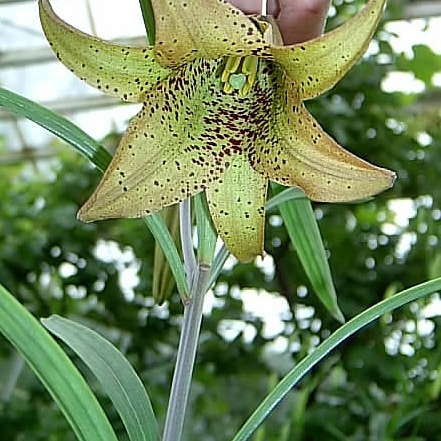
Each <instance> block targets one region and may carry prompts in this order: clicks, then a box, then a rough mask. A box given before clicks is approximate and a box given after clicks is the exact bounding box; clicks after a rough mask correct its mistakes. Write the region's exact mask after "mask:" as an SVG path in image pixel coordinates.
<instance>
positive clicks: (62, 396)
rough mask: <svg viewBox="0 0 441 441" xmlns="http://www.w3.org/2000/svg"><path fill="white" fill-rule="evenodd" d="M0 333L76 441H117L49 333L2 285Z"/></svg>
mask: <svg viewBox="0 0 441 441" xmlns="http://www.w3.org/2000/svg"><path fill="white" fill-rule="evenodd" d="M0 331H1V332H2V334H3V335H4V336H5V337H6V338H7V339H8V340H9V341H10V342H11V344H12V345H13V346H15V348H17V350H18V351H19V352H20V353H21V354H22V355H23V357H24V359H25V360H26V362H27V363H28V364H29V366H30V367H31V368H32V370H33V371H34V372H35V374H36V375H37V377H38V378H39V379H40V381H41V382H42V383H43V384H44V386H45V387H46V389H47V390H48V391H49V393H50V394H51V396H52V397H53V398H54V400H55V402H56V403H57V405H58V406H59V408H60V409H61V411H62V412H63V414H64V416H65V417H66V419H67V420H68V422H69V424H70V425H71V427H72V429H73V431H74V432H75V434H76V436H77V437H78V439H79V440H80V441H90V440H92V439H93V440H96V441H117V438H116V435H115V432H114V431H113V429H112V427H111V425H110V423H109V421H108V419H107V417H106V415H105V414H104V411H103V409H102V408H101V406H100V405H99V403H98V401H97V400H96V397H95V396H94V395H93V393H92V391H91V390H90V388H89V386H88V385H87V384H86V382H85V380H84V378H83V377H82V376H81V374H80V373H79V372H78V370H77V369H76V367H75V366H74V365H73V364H72V362H71V361H70V360H69V358H68V357H67V355H66V354H65V353H64V351H63V350H62V349H61V348H60V347H59V346H58V344H57V343H56V342H55V341H54V339H53V338H52V337H51V336H50V335H49V333H48V332H47V331H46V330H45V329H44V328H43V327H42V326H41V325H40V324H39V323H38V321H37V320H36V319H35V318H34V317H33V316H32V315H31V314H30V313H29V312H28V311H27V310H26V309H25V308H24V306H22V305H21V304H20V303H19V302H18V301H17V300H16V299H15V298H14V297H13V296H12V295H11V294H10V293H9V292H8V291H7V290H6V289H5V288H4V287H3V286H2V285H0Z"/></svg>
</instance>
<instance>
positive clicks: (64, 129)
mask: <svg viewBox="0 0 441 441" xmlns="http://www.w3.org/2000/svg"><path fill="white" fill-rule="evenodd" d="M0 106H4V107H6V108H7V109H9V110H10V111H11V112H14V113H16V114H17V115H20V116H23V117H25V118H28V119H30V120H31V121H34V122H35V123H36V124H38V125H40V126H41V127H44V128H45V129H47V130H48V131H49V132H51V133H53V134H54V135H56V136H58V137H59V138H60V139H62V140H64V141H66V142H67V143H68V144H70V145H71V146H72V147H73V148H75V150H77V151H78V152H79V153H81V154H82V155H83V156H85V157H86V158H87V159H89V160H90V161H91V162H92V163H93V164H94V165H95V166H96V167H97V168H98V170H100V171H101V172H104V170H105V169H106V167H107V165H108V164H109V162H110V159H111V155H110V153H109V152H108V151H107V150H105V149H104V148H103V147H101V146H100V145H99V144H98V143H97V142H96V141H95V140H94V139H93V138H91V137H90V136H89V135H87V134H86V133H85V132H83V131H82V130H81V129H80V128H79V127H77V126H76V125H75V124H73V123H71V122H70V121H68V120H67V119H66V118H63V117H62V116H60V115H57V114H56V113H55V112H52V111H51V110H49V109H47V108H45V107H43V106H41V105H39V104H37V103H35V102H33V101H31V100H28V99H27V98H24V97H22V96H20V95H17V94H15V93H13V92H11V91H9V90H6V89H3V88H1V87H0ZM144 222H145V224H146V225H147V226H148V227H149V229H150V231H151V233H152V234H153V236H154V237H155V239H156V240H157V241H158V242H159V244H160V245H161V247H162V249H163V251H164V254H165V256H166V258H167V260H168V261H169V263H170V268H171V270H172V272H173V275H174V277H175V279H176V285H177V287H178V291H179V293H180V295H181V297H183V298H185V297H187V296H188V287H187V280H186V279H185V273H184V269H183V266H182V263H181V259H180V257H179V253H178V250H177V249H176V245H175V243H174V242H173V239H172V238H171V236H170V234H167V233H168V230H167V228H166V227H165V225H164V222H163V221H162V219H161V216H160V215H159V214H158V213H154V214H152V215H150V216H148V217H146V218H144Z"/></svg>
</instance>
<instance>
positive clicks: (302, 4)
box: [277, 0, 331, 44]
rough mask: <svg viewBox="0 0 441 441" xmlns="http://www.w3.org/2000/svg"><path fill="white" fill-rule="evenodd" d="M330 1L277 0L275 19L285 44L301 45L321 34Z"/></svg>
mask: <svg viewBox="0 0 441 441" xmlns="http://www.w3.org/2000/svg"><path fill="white" fill-rule="evenodd" d="M330 4H331V0H279V6H280V13H279V16H278V18H277V23H278V25H279V28H280V31H281V33H282V37H283V41H284V43H285V44H294V43H301V42H302V41H306V40H310V39H311V38H314V37H318V36H319V35H321V34H322V33H323V29H324V26H325V22H326V16H327V14H328V10H329V6H330Z"/></svg>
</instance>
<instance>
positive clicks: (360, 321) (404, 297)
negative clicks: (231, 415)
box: [232, 278, 441, 441]
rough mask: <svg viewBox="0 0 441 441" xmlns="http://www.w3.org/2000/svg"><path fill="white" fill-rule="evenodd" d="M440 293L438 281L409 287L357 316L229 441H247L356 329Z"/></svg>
mask: <svg viewBox="0 0 441 441" xmlns="http://www.w3.org/2000/svg"><path fill="white" fill-rule="evenodd" d="M438 290H441V278H438V279H434V280H430V281H428V282H424V283H421V284H419V285H416V286H413V287H412V288H409V289H406V290H404V291H401V292H400V293H398V294H395V295H394V296H393V297H389V298H387V299H385V300H383V301H381V302H379V303H377V304H375V305H374V306H371V307H370V308H368V309H366V310H365V311H363V312H362V313H360V314H358V315H357V316H355V317H354V318H352V319H351V320H349V321H348V322H347V323H345V324H344V325H342V326H341V327H340V328H338V329H337V330H336V331H335V332H334V333H333V334H331V335H330V336H329V337H328V338H327V339H326V340H324V341H323V342H322V343H321V344H320V345H319V346H317V348H316V349H315V350H314V351H313V352H311V353H310V354H309V355H308V356H306V357H305V358H304V359H303V360H301V361H300V363H298V364H297V365H296V366H295V367H294V368H293V369H292V370H291V371H290V372H289V373H288V374H287V375H286V376H285V377H284V378H283V379H282V380H281V381H280V382H279V384H278V385H277V386H276V387H275V388H274V389H273V390H272V392H271V393H270V394H269V395H267V396H266V398H265V399H264V400H263V402H262V403H261V404H260V405H259V406H258V408H257V409H256V410H255V411H254V412H253V414H252V415H251V416H250V418H248V420H247V421H246V422H245V424H244V425H243V426H242V427H241V428H240V430H239V431H238V432H237V433H236V435H235V436H234V438H233V439H232V441H246V440H247V439H249V437H250V436H251V434H252V433H253V432H254V431H255V430H256V428H257V427H259V425H260V424H261V423H262V422H263V421H264V420H265V418H266V417H267V416H268V415H269V413H270V412H271V411H272V410H273V409H274V407H275V406H277V404H278V403H279V402H280V401H281V400H282V399H283V398H284V397H285V396H286V394H288V392H290V391H291V390H292V388H293V387H294V386H295V385H297V384H298V383H299V381H300V380H301V379H302V378H303V377H304V376H305V375H306V374H307V373H308V372H310V371H311V369H312V368H313V367H314V366H316V365H317V364H318V363H319V362H320V361H321V360H322V359H323V358H324V357H325V356H326V355H327V354H328V353H329V352H330V351H332V350H333V349H334V348H336V347H337V346H338V345H339V344H340V343H342V342H343V341H344V340H346V339H347V338H349V337H350V336H351V335H353V334H355V332H357V331H358V330H360V329H362V328H363V327H364V326H367V325H368V324H369V323H371V322H373V321H374V320H376V319H378V318H379V317H381V316H382V315H384V314H388V313H390V312H391V311H393V310H394V309H397V308H399V307H401V306H403V305H405V304H407V303H410V302H412V301H414V300H417V299H419V298H421V297H423V296H426V295H429V294H431V293H433V292H435V291H438Z"/></svg>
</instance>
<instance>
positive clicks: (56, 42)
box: [39, 0, 170, 102]
mask: <svg viewBox="0 0 441 441" xmlns="http://www.w3.org/2000/svg"><path fill="white" fill-rule="evenodd" d="M39 9H40V20H41V24H42V26H43V30H44V33H45V35H46V38H47V39H48V41H49V43H50V45H51V47H52V50H53V51H54V52H55V53H56V55H57V57H58V59H59V60H60V61H61V62H62V63H63V64H64V65H65V66H66V67H68V68H69V69H70V70H71V71H72V72H73V73H74V74H75V75H76V76H78V77H79V78H80V79H81V80H83V81H85V82H86V83H88V84H90V85H91V86H93V87H96V88H97V89H99V90H101V91H102V92H105V93H106V94H108V95H111V96H115V97H118V98H120V99H122V100H124V101H129V102H142V101H143V99H144V95H145V93H146V92H147V91H148V90H150V89H151V88H152V87H154V86H155V85H157V84H158V83H159V82H161V81H162V80H164V79H165V78H167V77H168V76H169V75H170V70H169V69H167V68H165V67H163V66H161V65H160V64H159V63H158V62H157V61H156V59H155V56H154V53H153V49H152V48H151V47H146V48H142V47H129V46H122V45H118V44H115V43H110V42H107V41H104V40H100V39H99V38H95V37H92V36H90V35H87V34H85V33H83V32H81V31H79V30H78V29H75V28H73V27H72V26H70V25H69V24H67V23H66V22H64V21H63V20H61V19H60V18H59V17H58V16H57V15H56V14H55V13H54V11H53V9H52V7H51V5H50V3H49V1H48V0H40V1H39Z"/></svg>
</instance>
